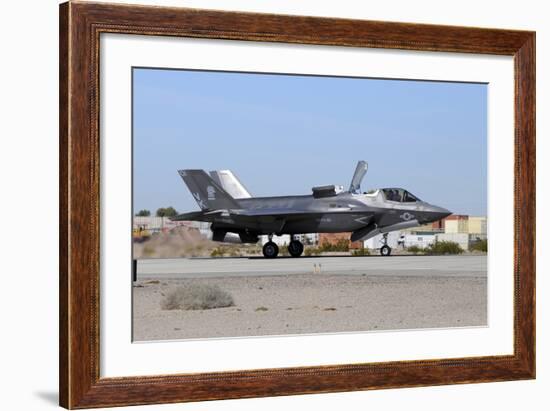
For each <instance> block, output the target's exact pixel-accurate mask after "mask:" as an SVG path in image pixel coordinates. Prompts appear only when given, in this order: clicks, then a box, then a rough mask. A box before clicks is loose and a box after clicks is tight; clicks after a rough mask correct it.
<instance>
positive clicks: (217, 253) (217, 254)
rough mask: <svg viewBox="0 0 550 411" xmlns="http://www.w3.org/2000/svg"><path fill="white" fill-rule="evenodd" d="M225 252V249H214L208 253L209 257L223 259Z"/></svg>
mask: <svg viewBox="0 0 550 411" xmlns="http://www.w3.org/2000/svg"><path fill="white" fill-rule="evenodd" d="M227 252H228V250H227V249H226V248H225V247H216V248H214V249H213V250H212V251H211V252H210V257H223V256H224V255H225V254H226V253H227Z"/></svg>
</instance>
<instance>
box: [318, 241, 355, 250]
mask: <svg viewBox="0 0 550 411" xmlns="http://www.w3.org/2000/svg"><path fill="white" fill-rule="evenodd" d="M319 249H320V250H321V252H323V251H349V240H346V239H345V238H341V239H340V240H338V241H336V242H335V243H329V242H328V241H325V242H324V243H323V244H321V246H320V247H319Z"/></svg>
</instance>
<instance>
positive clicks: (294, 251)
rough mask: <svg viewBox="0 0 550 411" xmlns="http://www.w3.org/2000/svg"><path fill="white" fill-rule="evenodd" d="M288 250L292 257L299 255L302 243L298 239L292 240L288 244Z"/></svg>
mask: <svg viewBox="0 0 550 411" xmlns="http://www.w3.org/2000/svg"><path fill="white" fill-rule="evenodd" d="M288 252H289V254H290V255H291V256H292V257H300V256H301V255H302V253H303V252H304V245H303V244H302V243H301V242H300V241H298V240H292V241H291V242H290V244H288Z"/></svg>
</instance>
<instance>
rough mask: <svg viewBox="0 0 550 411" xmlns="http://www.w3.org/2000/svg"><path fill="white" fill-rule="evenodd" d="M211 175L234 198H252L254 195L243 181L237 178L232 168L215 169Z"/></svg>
mask: <svg viewBox="0 0 550 411" xmlns="http://www.w3.org/2000/svg"><path fill="white" fill-rule="evenodd" d="M210 176H211V177H212V179H214V181H215V182H216V183H218V184H219V185H220V186H222V188H224V189H225V191H227V193H228V194H229V195H230V196H231V197H233V198H250V197H252V196H251V195H250V193H249V192H248V190H247V189H246V188H245V186H244V185H243V183H241V181H240V180H239V179H238V178H237V176H236V175H235V174H233V172H232V171H231V170H214V171H211V172H210Z"/></svg>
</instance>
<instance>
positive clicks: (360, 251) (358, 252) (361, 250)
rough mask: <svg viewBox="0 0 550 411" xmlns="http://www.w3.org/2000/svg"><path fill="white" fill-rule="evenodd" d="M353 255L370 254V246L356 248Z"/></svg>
mask: <svg viewBox="0 0 550 411" xmlns="http://www.w3.org/2000/svg"><path fill="white" fill-rule="evenodd" d="M351 255H354V256H362V255H370V250H369V249H368V248H358V249H356V250H353V251H352V252H351Z"/></svg>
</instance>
